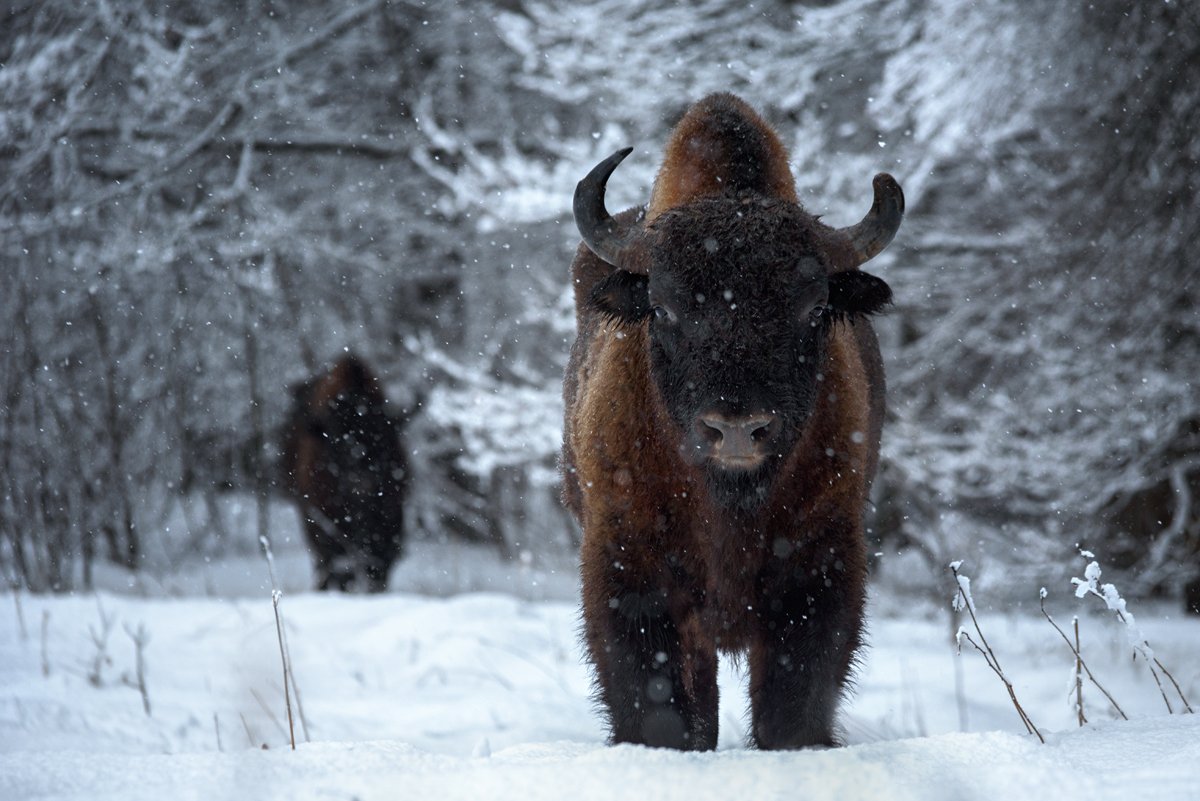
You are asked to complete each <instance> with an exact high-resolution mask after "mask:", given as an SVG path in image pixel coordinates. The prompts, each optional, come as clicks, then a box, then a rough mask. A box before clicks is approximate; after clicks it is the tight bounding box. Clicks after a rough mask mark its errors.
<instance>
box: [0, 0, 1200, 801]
mask: <svg viewBox="0 0 1200 801" xmlns="http://www.w3.org/2000/svg"><path fill="white" fill-rule="evenodd" d="M710 92H732V93H735V94H737V95H739V96H740V97H742V98H744V99H745V100H746V101H747V102H748V103H749V104H750V105H752V106H753V107H754V108H756V109H758V110H759V111H761V113H762V114H763V116H764V117H765V118H766V119H767V120H768V121H769V122H770V123H771V124H772V125H773V126H774V127H775V129H776V130H777V131H778V133H779V135H780V137H781V138H782V140H783V142H784V144H785V145H786V146H787V149H788V151H789V155H790V165H791V169H792V173H793V175H794V177H795V180H796V186H797V188H798V190H799V192H800V195H801V199H802V202H803V204H804V205H805V207H806V208H807V209H808V211H810V212H811V213H813V214H815V215H819V216H820V217H821V219H822V220H823V221H825V222H826V223H828V224H829V225H831V226H847V225H850V224H852V223H854V222H855V221H857V220H859V219H860V218H862V216H863V214H864V213H865V212H866V210H867V209H868V208H869V207H870V203H871V197H872V195H871V178H872V176H874V175H875V174H876V173H879V172H888V173H891V174H892V175H894V176H895V177H896V179H897V180H898V181H899V182H900V184H902V185H903V191H904V196H905V199H906V211H905V216H904V222H903V225H902V226H901V228H900V230H899V233H898V234H897V236H896V238H895V240H894V241H893V242H892V244H891V245H890V246H889V247H888V249H887V250H886V251H885V252H884V253H883V254H881V255H880V256H879V257H878V258H877V259H875V260H874V261H873V263H872V264H871V271H872V273H874V274H876V275H878V276H880V277H882V278H883V279H885V280H886V281H887V283H888V284H889V285H890V286H891V287H892V289H893V291H894V293H895V302H894V305H893V306H892V307H890V308H889V309H888V311H887V312H886V313H885V314H883V315H882V316H880V317H878V318H877V319H876V323H875V325H876V330H877V331H878V333H879V339H880V344H881V347H882V352H883V358H884V362H885V368H886V373H887V384H888V388H887V395H888V397H887V415H886V420H885V423H884V429H883V443H882V453H881V459H880V470H879V474H878V477H877V478H876V480H875V483H874V486H873V488H872V497H871V500H870V503H869V509H868V530H867V535H868V538H869V540H870V542H869V544H868V552H869V553H870V554H871V563H870V574H871V589H870V599H869V605H868V635H867V640H868V648H866V649H864V651H863V653H862V654H861V655H860V664H859V665H858V671H857V672H856V674H855V682H854V683H855V690H854V692H853V693H851V694H850V695H849V697H848V698H847V699H845V703H844V706H843V707H841V708H840V709H841V711H840V713H839V719H838V724H839V727H840V734H841V741H842V743H843V744H844V745H845V746H846V747H845V748H837V749H832V750H829V751H803V752H794V753H790V754H786V753H768V752H756V751H753V750H747V749H746V747H745V746H746V743H747V742H748V741H750V735H749V733H748V730H747V728H746V720H745V715H744V712H745V710H744V704H743V702H744V700H745V698H746V695H745V691H744V690H741V689H739V688H740V687H741V685H742V684H744V683H745V681H744V680H745V670H744V665H741V664H740V663H738V662H737V661H736V660H733V661H722V663H721V665H720V683H721V686H722V692H721V698H720V703H721V713H720V740H719V742H718V746H717V747H718V749H719V750H720V751H722V752H723V753H719V754H717V755H715V756H712V755H681V754H675V753H667V752H663V751H661V750H659V749H649V748H636V747H633V746H615V747H606V746H605V745H604V737H605V730H604V727H603V725H602V722H601V719H600V716H599V715H598V714H597V712H596V707H595V704H594V703H593V695H592V691H593V685H592V676H591V674H590V673H589V667H588V666H587V664H586V660H585V657H584V656H583V655H582V653H581V651H580V648H581V645H580V642H579V640H580V612H579V579H578V561H577V560H578V548H579V544H580V532H579V529H578V527H577V526H576V524H575V522H574V520H573V519H572V518H571V516H570V515H569V514H568V513H567V512H566V510H565V509H564V507H563V503H562V501H561V499H560V472H559V464H558V462H559V453H560V448H561V446H562V441H563V400H562V382H563V373H564V368H565V367H566V364H567V359H568V353H569V350H570V347H571V343H572V341H573V339H574V337H575V315H574V305H573V304H574V300H573V294H572V287H571V285H570V274H569V265H570V263H571V259H572V255H573V254H574V252H575V250H576V247H577V246H578V244H579V241H580V237H579V233H578V230H577V229H576V226H575V224H574V221H573V218H572V214H571V198H572V192H573V190H574V188H575V185H576V182H578V181H579V180H580V179H581V178H582V177H583V176H584V175H586V174H587V173H588V171H589V170H591V169H592V167H593V166H594V165H596V164H597V163H598V162H599V161H601V160H602V159H604V158H605V157H607V156H608V155H609V154H611V153H613V152H614V151H616V150H617V149H618V148H622V147H626V146H631V147H633V148H634V151H633V153H632V155H630V156H629V158H628V159H627V160H626V161H625V162H624V164H623V165H622V167H621V169H620V171H619V172H618V173H617V174H616V175H615V176H614V178H613V179H612V181H611V182H610V183H609V187H608V188H609V195H608V208H609V209H612V210H614V211H615V210H617V209H623V208H627V207H630V206H635V205H639V204H644V203H645V202H646V201H647V199H648V197H649V193H650V187H651V184H652V182H653V180H654V176H655V172H656V170H657V168H658V165H659V163H660V161H661V158H662V150H663V145H664V140H665V138H666V136H667V134H668V132H669V131H670V130H671V128H672V126H673V125H674V124H675V123H676V121H677V120H678V119H679V118H680V116H681V115H682V114H683V112H684V111H685V109H687V108H688V106H689V105H690V104H691V103H693V102H694V101H696V100H697V99H699V98H700V97H702V96H704V95H706V94H708V93H710ZM1197 131H1200V3H1196V2H1189V1H1187V0H1154V1H1153V2H1151V1H1150V0H1145V1H1144V2H1135V1H1134V0H1094V1H1092V2H1089V1H1088V0H1065V1H1063V2H1052V1H1050V0H1045V1H1044V2H1021V3H1016V2H1009V1H1008V0H678V1H677V2H651V1H650V0H478V1H477V2H437V0H346V2H343V3H327V2H316V1H315V0H293V1H292V2H286V3H284V2H273V0H177V1H176V2H171V3H159V2H155V0H86V1H84V2H81V1H80V0H6V2H3V3H0V591H3V594H4V595H3V600H4V602H5V603H4V608H3V611H2V612H0V798H4V799H8V798H13V799H32V798H44V797H46V798H49V797H52V798H56V799H75V798H78V799H85V798H86V799H100V798H113V799H116V798H120V799H122V800H123V801H130V799H141V798H146V799H151V798H153V799H161V798H164V797H180V798H184V797H200V798H223V797H230V798H245V797H264V798H266V797H279V798H309V797H321V798H356V799H368V798H370V799H382V798H418V797H421V798H424V797H428V798H445V799H453V798H464V799H467V798H469V799H478V798H497V799H506V798H514V799H517V798H519V799H522V801H528V800H529V799H531V798H556V797H561V796H562V795H563V794H565V793H567V792H568V791H569V792H570V793H571V796H572V798H575V799H579V800H580V801H582V799H588V798H611V797H614V795H616V794H617V792H616V791H615V790H614V788H620V795H622V796H623V797H624V796H630V797H636V796H638V795H643V794H644V795H645V796H646V797H652V798H662V799H671V798H686V799H696V798H707V797H716V795H714V793H719V794H720V797H729V795H730V793H731V791H730V789H729V788H734V789H733V790H732V792H734V793H736V794H737V795H739V796H742V795H745V796H753V797H761V798H783V797H796V796H799V797H809V798H833V797H836V798H839V799H842V801H846V800H847V799H854V798H864V799H865V798H880V797H888V798H893V799H898V800H900V801H903V800H904V799H914V801H915V800H916V799H921V801H925V800H926V799H929V798H953V799H972V798H1016V797H1030V798H1049V797H1086V798H1089V799H1093V801H1100V800H1102V799H1113V801H1116V799H1120V800H1121V801H1127V800H1128V799H1129V798H1133V797H1155V798H1162V799H1166V801H1182V799H1185V798H1192V797H1194V793H1195V788H1196V786H1197V785H1198V784H1200V737H1198V736H1197V734H1200V719H1197V716H1196V715H1194V714H1186V713H1189V712H1192V711H1193V709H1194V707H1195V705H1196V702H1197V701H1198V700H1200V669H1198V667H1197V666H1198V665H1200V617H1197V616H1196V615H1197V614H1198V613H1200V391H1198V387H1197V381H1198V377H1200V266H1198V265H1200V261H1197V257H1196V255H1195V254H1197V253H1200V187H1198V186H1197V180H1198V178H1197V176H1200V136H1197V133H1196V132H1197ZM348 354H353V355H355V356H357V357H358V359H360V360H361V361H362V363H364V364H366V365H369V366H370V369H371V370H372V371H373V372H374V373H375V374H376V375H378V377H379V379H380V385H381V387H382V389H383V391H384V393H385V394H386V396H387V398H388V406H389V408H390V409H391V411H392V413H393V414H395V415H396V416H398V417H403V418H405V419H406V420H407V427H406V429H405V432H404V452H405V458H406V459H407V470H408V479H407V480H408V488H409V495H408V499H407V501H406V502H405V505H404V508H403V520H404V523H405V528H406V529H407V531H408V539H409V543H408V547H407V549H406V550H407V553H406V554H405V555H404V556H403V558H401V559H400V560H399V561H398V563H397V564H396V566H395V569H394V570H393V571H392V574H391V582H390V584H389V585H388V591H387V592H386V593H382V594H377V595H371V596H369V597H368V596H367V595H366V594H363V593H345V594H343V593H317V592H313V589H314V573H313V564H312V562H311V560H310V558H309V554H308V553H307V552H306V546H305V541H304V536H303V534H302V533H301V523H300V516H299V515H298V514H297V509H296V506H295V505H294V504H293V500H294V498H293V497H292V494H294V493H291V490H290V489H289V487H288V485H287V481H286V479H285V475H286V474H287V472H288V471H287V468H286V465H285V464H284V462H285V461H286V457H285V453H284V451H285V447H284V443H285V439H286V437H287V436H288V431H289V425H290V423H289V419H290V418H289V416H290V415H291V414H292V412H291V408H292V404H293V398H294V397H296V393H297V391H298V390H297V388H298V387H303V386H305V382H310V381H311V380H312V379H313V378H314V376H318V375H320V374H322V373H323V372H324V371H327V370H329V369H330V366H331V365H333V364H334V363H335V362H337V361H338V360H339V359H341V358H343V357H345V356H346V355H348ZM950 565H953V566H954V567H953V570H952V569H951V568H950V567H949V566H950ZM960 571H961V574H960ZM1080 576H1082V578H1080ZM385 578H386V576H385ZM972 580H973V583H972ZM1106 582H1112V583H1106ZM1117 587H1119V588H1120V590H1119V591H1118V590H1117V589H1116V588H1117ZM1039 588H1041V589H1040V592H1039ZM1045 588H1050V589H1049V590H1047V589H1045ZM972 591H973V592H974V596H972V595H971V593H972ZM285 592H286V596H285V595H284V593H285ZM1039 595H1040V599H1039ZM281 599H284V600H283V601H282V603H281ZM810 600H811V599H810ZM952 600H953V608H952V605H951V601H952ZM1039 600H1040V604H1041V607H1040V609H1039V606H1038V604H1039ZM1126 601H1128V602H1129V606H1126ZM977 605H978V606H977ZM1131 608H1132V609H1136V610H1137V614H1138V615H1139V618H1138V621H1139V622H1135V619H1134V613H1133V612H1132V611H1130V610H1131ZM1051 613H1053V615H1055V616H1056V617H1057V619H1058V623H1056V622H1055V621H1054V620H1053V619H1051ZM977 614H978V619H977V617H976V616H977ZM1047 621H1049V624H1048V623H1047ZM1072 623H1073V624H1074V632H1073V639H1072V638H1070V637H1068V634H1067V633H1066V631H1068V630H1069V627H1070V626H1071V624H1072ZM1060 624H1061V626H1063V628H1059V626H1060ZM972 626H973V627H972ZM1051 626H1053V628H1051ZM956 628H958V631H957V634H955V629H956ZM1081 628H1082V634H1081ZM984 629H986V630H987V636H988V637H990V638H991V643H990V644H988V642H987V640H985V639H984V633H983V631H984ZM1055 629H1057V632H1056V631H1055ZM951 635H953V636H951ZM1060 635H1061V637H1060ZM973 638H976V639H973ZM1151 641H1153V643H1154V646H1155V649H1154V650H1153V651H1152V650H1151V648H1150V642H1151ZM977 643H979V644H977ZM1064 643H1065V647H1064ZM972 645H974V646H975V648H971V647H970V646H972ZM981 645H982V646H986V649H985V648H983V647H980V646H981ZM992 646H995V650H994V651H993V647H992ZM981 654H983V655H982V656H981ZM664 658H665V657H664ZM1001 658H1002V659H1003V660H1004V665H1005V669H1006V670H1007V671H1008V672H1007V674H1006V673H1004V672H1002V670H1001V668H1000V665H999V660H1000V659H1001ZM723 659H725V658H724V657H723ZM1085 660H1086V661H1085ZM281 662H282V672H281V670H280V667H281ZM1089 663H1090V667H1089ZM1164 666H1169V667H1170V668H1171V669H1173V670H1174V673H1173V674H1171V673H1169V672H1168V671H1167V667H1164ZM1093 670H1094V671H1095V674H1096V675H1093ZM1085 674H1086V675H1085ZM997 678H999V679H1000V680H997ZM1068 678H1069V687H1068ZM1101 681H1103V682H1104V686H1103V687H1102V686H1101ZM1018 696H1020V698H1021V700H1022V701H1023V702H1024V704H1025V706H1024V709H1022V708H1021V705H1020V704H1018V703H1017V697H1018ZM1068 696H1069V697H1068ZM1189 698H1190V702H1189V700H1188V699H1189ZM285 704H286V713H285ZM739 704H741V706H739ZM1014 707H1015V710H1016V711H1014ZM1176 713H1184V714H1176ZM293 715H294V719H293ZM1035 722H1036V724H1037V725H1036V726H1035ZM1038 727H1040V728H1038ZM1035 735H1036V739H1035ZM714 736H715V735H714ZM289 745H290V749H289ZM735 749H737V750H739V753H735V754H730V753H729V751H731V750H735ZM185 757H186V758H185ZM738 788H740V789H738Z"/></svg>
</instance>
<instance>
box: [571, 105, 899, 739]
mask: <svg viewBox="0 0 1200 801" xmlns="http://www.w3.org/2000/svg"><path fill="white" fill-rule="evenodd" d="M631 150H632V149H626V150H622V151H619V152H617V153H614V154H613V155H612V156H610V157H609V158H607V159H605V160H604V161H603V162H601V163H600V164H599V165H597V166H596V167H595V168H594V169H593V170H592V171H591V172H590V173H589V174H588V175H587V177H585V178H584V179H583V180H582V181H580V182H579V185H578V187H577V188H576V191H575V200H574V212H575V220H576V224H577V226H578V228H579V232H580V234H581V235H582V239H583V243H582V244H581V246H580V247H579V249H578V251H577V252H576V255H575V259H574V262H573V264H572V267H571V269H572V278H573V280H574V293H575V306H576V323H577V338H576V340H575V343H574V345H573V347H572V350H571V356H570V361H569V363H568V366H567V372H566V376H565V379H564V386H563V395H564V401H565V408H566V413H565V427H564V442H563V457H562V465H563V487H564V488H563V494H564V501H565V503H566V504H567V506H568V507H569V508H570V509H571V511H572V512H573V514H574V515H575V517H576V519H577V520H578V522H579V524H580V525H581V527H582V530H583V542H582V546H581V557H580V561H581V573H582V585H583V591H582V595H583V599H582V600H583V620H584V637H585V640H586V646H587V649H588V652H589V655H590V660H591V662H592V665H593V668H594V674H595V679H596V684H597V694H598V697H599V700H600V702H601V706H602V708H603V709H604V710H606V712H607V716H608V724H609V729H610V732H611V741H612V742H614V743H626V742H628V743H642V744H645V745H651V746H665V747H673V748H680V749H696V750H702V749H711V748H714V747H715V746H716V742H717V654H718V652H725V653H734V654H748V660H747V661H748V664H749V673H750V707H751V709H750V711H751V723H752V730H751V737H752V744H753V745H756V746H757V747H759V748H764V749H780V748H802V747H806V746H831V745H834V744H835V735H834V730H833V723H834V720H833V719H834V712H835V708H836V706H837V704H838V702H839V700H840V698H841V695H842V692H843V690H844V688H845V687H846V684H847V680H848V676H849V674H850V672H851V670H852V667H853V665H854V660H855V654H856V652H857V651H858V649H859V647H860V644H861V641H862V629H863V604H864V593H865V582H866V552H865V550H866V545H865V541H864V529H863V513H864V506H865V504H866V500H867V493H868V490H869V487H870V485H871V481H872V478H873V476H874V474H875V470H876V466H877V463H878V458H879V456H878V454H879V437H880V429H881V427H882V422H883V409H884V407H883V403H884V379H883V366H882V361H881V357H880V352H879V345H878V342H877V340H876V337H875V333H874V329H873V328H872V326H871V323H870V321H869V319H868V318H869V316H870V315H872V314H874V313H876V312H879V311H881V310H882V309H883V308H884V307H885V306H887V305H888V304H889V303H890V302H891V295H892V293H891V289H890V287H889V286H888V285H887V284H886V283H885V282H884V281H883V280H881V279H879V278H877V277H875V276H873V275H870V274H868V273H866V272H862V271H860V270H859V269H858V267H859V265H861V264H862V263H863V262H865V261H867V260H868V259H870V258H872V257H873V256H875V255H876V254H877V253H879V252H880V251H881V250H882V249H883V248H884V247H885V246H886V245H887V244H888V242H890V241H891V239H892V237H893V235H894V234H895V232H896V230H897V228H898V227H899V225H900V219H901V217H902V215H903V212H904V196H903V193H902V192H901V190H900V187H899V185H898V184H897V183H896V181H895V180H894V179H893V178H892V177H891V176H889V175H886V174H880V175H877V176H876V177H875V179H874V205H873V206H872V208H871V210H870V212H869V213H868V214H867V215H866V217H864V218H863V219H862V221H861V222H859V223H857V224H855V225H852V226H850V227H847V228H840V229H838V228H832V227H829V226H827V225H825V224H823V223H822V222H820V221H819V220H818V219H817V218H816V217H814V216H813V215H811V214H809V213H808V212H806V211H805V210H804V209H803V208H801V206H800V204H799V202H798V200H797V196H796V189H795V185H794V182H793V179H792V177H791V174H790V172H789V170H788V164H787V152H786V150H785V149H784V147H783V145H782V143H781V142H780V140H779V137H778V136H777V134H776V133H775V132H774V131H773V130H772V129H771V127H770V126H768V125H767V123H766V122H764V121H763V119H762V118H761V117H759V116H758V114H756V113H755V112H754V110H753V109H751V108H750V107H749V106H748V105H747V104H746V103H744V102H743V101H742V100H740V99H739V98H737V97H734V96H733V95H729V94H715V95H711V96H709V97H706V98H704V99H703V100H701V101H699V102H698V103H696V104H695V105H693V106H692V107H691V108H690V109H689V110H688V111H687V112H686V114H685V115H684V116H683V118H682V119H681V120H680V122H679V123H678V124H677V125H676V127H675V128H674V129H673V131H672V133H671V134H670V138H669V140H668V142H667V145H666V153H665V157H664V160H663V162H662V165H661V167H660V169H659V171H658V175H657V178H656V179H655V183H654V186H653V189H652V192H651V196H650V202H649V205H648V206H647V207H645V208H644V209H630V210H627V211H625V212H622V213H620V214H617V215H616V216H615V217H613V216H610V215H609V213H608V211H607V210H606V209H605V205H604V192H605V186H606V184H607V181H608V179H609V176H610V175H611V174H612V172H613V170H614V169H615V168H616V167H617V165H618V164H619V163H620V162H621V161H622V160H623V159H624V158H625V157H626V156H627V155H628V154H629V153H630V152H631Z"/></svg>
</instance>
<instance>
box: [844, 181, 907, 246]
mask: <svg viewBox="0 0 1200 801" xmlns="http://www.w3.org/2000/svg"><path fill="white" fill-rule="evenodd" d="M872 185H873V187H874V189H875V202H874V203H872V204H871V210H870V211H868V212H867V216H866V217H863V218H862V221H861V222H859V223H857V224H855V225H851V226H850V227H848V228H842V229H841V232H842V233H843V234H845V235H846V237H847V238H849V240H850V244H851V245H852V246H853V247H854V251H855V254H856V255H857V257H858V263H859V264H862V263H863V262H865V261H868V260H869V259H873V258H875V257H876V256H878V255H879V254H880V252H882V251H883V249H884V248H885V247H887V246H888V243H889V242H891V241H892V237H894V236H895V235H896V231H898V230H899V229H900V220H901V219H902V218H903V217H904V191H903V190H901V189H900V184H898V183H896V179H895V178H893V177H892V176H890V175H888V174H887V173H886V172H881V173H879V174H878V175H876V176H875V180H874V181H872Z"/></svg>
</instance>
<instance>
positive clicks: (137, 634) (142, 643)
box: [125, 623, 150, 717]
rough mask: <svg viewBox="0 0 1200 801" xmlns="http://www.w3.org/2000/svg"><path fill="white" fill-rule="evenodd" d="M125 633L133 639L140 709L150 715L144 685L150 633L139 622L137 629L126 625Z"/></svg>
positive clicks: (147, 696) (148, 701)
mask: <svg viewBox="0 0 1200 801" xmlns="http://www.w3.org/2000/svg"><path fill="white" fill-rule="evenodd" d="M125 633H126V634H128V635H129V639H131V640H133V647H134V658H135V662H134V664H135V677H136V678H135V680H136V682H137V684H136V686H137V690H138V692H139V693H141V696H142V709H143V710H145V712H146V717H150V691H149V689H148V688H147V687H146V643H148V642H149V641H150V635H149V634H148V633H147V632H146V627H145V626H143V625H142V624H141V623H139V624H138V627H137V631H134V630H133V629H131V628H129V626H126V627H125Z"/></svg>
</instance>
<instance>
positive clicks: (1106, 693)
mask: <svg viewBox="0 0 1200 801" xmlns="http://www.w3.org/2000/svg"><path fill="white" fill-rule="evenodd" d="M1040 606H1041V609H1042V614H1043V615H1044V616H1045V617H1046V620H1048V621H1049V622H1050V625H1051V626H1053V627H1054V630H1055V631H1057V632H1058V636H1060V637H1062V638H1063V642H1065V643H1066V644H1067V647H1068V648H1070V649H1071V653H1073V654H1074V655H1075V661H1076V663H1077V664H1078V665H1080V666H1082V667H1083V670H1084V672H1085V673H1087V677H1088V681H1090V682H1091V683H1092V684H1094V685H1096V689H1097V690H1099V691H1100V692H1102V693H1104V697H1105V698H1107V699H1108V702H1109V703H1110V704H1112V705H1113V709H1115V710H1117V714H1118V715H1120V716H1121V717H1122V718H1123V719H1125V720H1129V717H1128V716H1127V715H1126V714H1125V711H1124V710H1123V709H1121V705H1120V704H1118V703H1117V700H1116V699H1115V698H1113V697H1112V694H1111V693H1110V692H1109V691H1108V690H1106V689H1104V685H1102V684H1101V683H1100V682H1099V681H1097V680H1096V677H1095V676H1093V675H1092V670H1091V668H1089V667H1088V666H1087V662H1084V661H1083V656H1082V654H1080V653H1079V646H1078V642H1079V618H1075V642H1076V644H1075V645H1072V644H1071V640H1070V638H1068V637H1067V633H1066V632H1065V631H1063V630H1062V629H1061V628H1060V627H1059V625H1058V623H1056V622H1055V621H1054V618H1052V617H1050V613H1049V612H1047V611H1046V596H1045V590H1042V598H1041V604H1040ZM1079 693H1080V696H1081V697H1082V693H1083V690H1082V689H1080V690H1079ZM1080 710H1081V711H1080V717H1082V716H1083V713H1082V701H1080ZM1085 722H1086V721H1085ZM1080 725H1081V726H1082V725H1083V724H1082V723H1081V724H1080Z"/></svg>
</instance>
